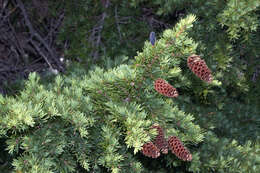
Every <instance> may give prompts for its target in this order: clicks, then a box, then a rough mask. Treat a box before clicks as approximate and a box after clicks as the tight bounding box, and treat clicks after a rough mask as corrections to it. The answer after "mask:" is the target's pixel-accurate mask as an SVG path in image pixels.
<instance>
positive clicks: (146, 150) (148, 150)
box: [142, 142, 160, 158]
mask: <svg viewBox="0 0 260 173" xmlns="http://www.w3.org/2000/svg"><path fill="white" fill-rule="evenodd" d="M142 153H143V155H145V156H147V157H152V158H157V157H159V156H160V150H159V149H158V148H157V147H156V146H155V145H154V144H153V143H152V142H148V143H145V144H144V145H143V148H142Z"/></svg>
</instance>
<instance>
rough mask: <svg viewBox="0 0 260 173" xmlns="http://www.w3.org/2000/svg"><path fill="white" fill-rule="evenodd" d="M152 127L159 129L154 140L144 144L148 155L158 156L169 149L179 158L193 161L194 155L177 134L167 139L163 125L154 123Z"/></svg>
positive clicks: (144, 152)
mask: <svg viewBox="0 0 260 173" xmlns="http://www.w3.org/2000/svg"><path fill="white" fill-rule="evenodd" d="M151 128H155V129H157V132H158V134H157V136H156V137H155V139H154V140H153V141H152V142H148V143H146V144H144V145H143V147H142V153H143V155H145V156H147V157H152V158H157V157H159V156H160V152H162V153H163V154H167V153H168V149H170V150H171V151H172V153H173V154H175V155H176V156H177V157H178V158H179V159H181V160H183V161H191V159H192V155H191V154H190V152H189V150H187V149H186V148H185V147H184V146H183V144H182V142H181V141H180V140H179V139H178V138H177V137H175V136H171V137H169V139H168V142H167V141H166V139H165V137H164V132H163V129H162V127H160V126H159V125H153V126H152V127H151Z"/></svg>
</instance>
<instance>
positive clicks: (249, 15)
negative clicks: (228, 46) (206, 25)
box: [218, 0, 260, 39]
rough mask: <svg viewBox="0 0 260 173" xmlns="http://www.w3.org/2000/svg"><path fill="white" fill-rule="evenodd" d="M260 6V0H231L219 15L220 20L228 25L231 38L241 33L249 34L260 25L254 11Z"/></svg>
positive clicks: (222, 23) (235, 37)
mask: <svg viewBox="0 0 260 173" xmlns="http://www.w3.org/2000/svg"><path fill="white" fill-rule="evenodd" d="M259 6H260V2H259V1H246V0H242V1H237V0H230V1H228V4H227V6H226V8H225V9H224V11H223V12H222V13H220V14H219V15H218V20H219V22H220V24H221V25H222V26H227V27H228V29H227V32H228V35H229V37H230V38H231V39H237V38H238V37H239V36H240V35H245V36H248V33H250V32H252V31H256V30H257V27H258V25H259V23H258V21H257V20H258V19H257V15H256V13H254V12H255V11H256V9H257V8H258V7H259ZM247 39H248V38H247Z"/></svg>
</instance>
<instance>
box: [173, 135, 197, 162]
mask: <svg viewBox="0 0 260 173" xmlns="http://www.w3.org/2000/svg"><path fill="white" fill-rule="evenodd" d="M168 146H169V149H170V150H171V151H172V153H173V154H175V155H176V156H177V157H178V158H179V159H181V160H184V161H191V159H192V155H191V154H190V152H189V151H188V150H187V149H186V148H185V147H184V146H183V144H182V142H181V141H180V140H179V139H178V138H177V137H176V136H171V137H169V139H168Z"/></svg>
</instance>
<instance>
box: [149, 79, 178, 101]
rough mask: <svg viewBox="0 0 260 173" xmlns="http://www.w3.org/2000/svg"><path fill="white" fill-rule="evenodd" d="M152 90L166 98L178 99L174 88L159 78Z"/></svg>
mask: <svg viewBox="0 0 260 173" xmlns="http://www.w3.org/2000/svg"><path fill="white" fill-rule="evenodd" d="M154 89H155V90H156V91H157V92H159V93H160V94H162V95H164V96H167V97H178V92H177V90H176V88H174V87H173V86H171V85H170V84H168V83H167V82H166V81H165V80H163V79H161V78H159V79H157V80H156V81H155V82H154Z"/></svg>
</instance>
